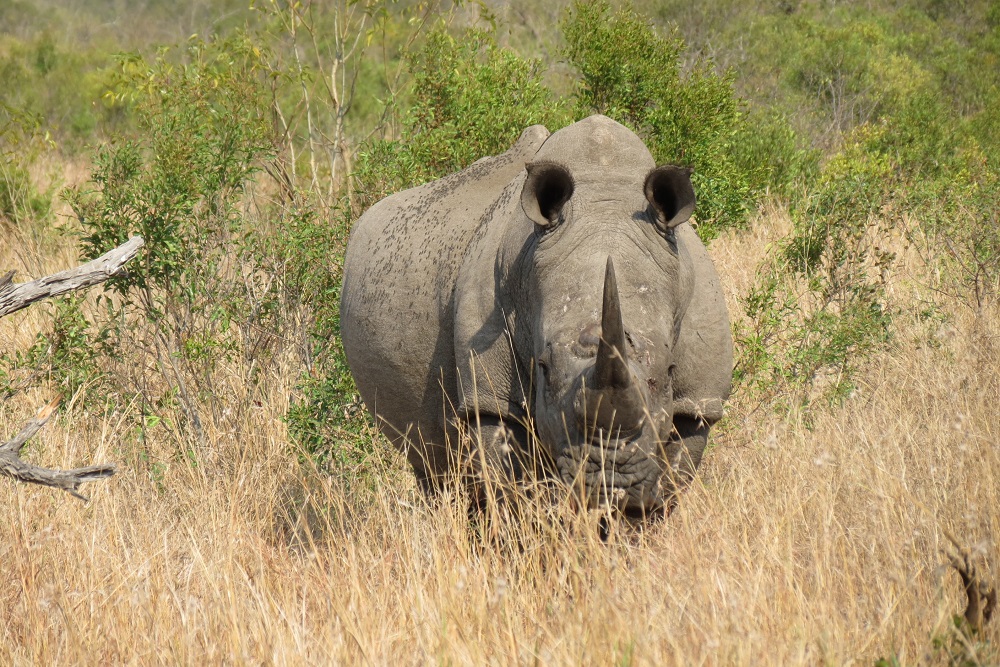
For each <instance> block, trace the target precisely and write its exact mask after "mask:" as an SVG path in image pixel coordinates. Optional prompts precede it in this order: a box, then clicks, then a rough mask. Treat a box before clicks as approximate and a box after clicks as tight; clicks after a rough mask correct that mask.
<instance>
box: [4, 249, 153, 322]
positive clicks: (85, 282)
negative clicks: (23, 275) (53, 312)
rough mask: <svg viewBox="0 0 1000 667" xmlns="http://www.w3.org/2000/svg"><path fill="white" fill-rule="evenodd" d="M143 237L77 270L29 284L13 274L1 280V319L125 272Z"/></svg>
mask: <svg viewBox="0 0 1000 667" xmlns="http://www.w3.org/2000/svg"><path fill="white" fill-rule="evenodd" d="M143 243H144V242H143V240H142V237H141V236H133V237H132V238H130V239H129V240H128V241H127V242H125V243H124V244H122V245H120V246H118V247H117V248H115V249H114V250H112V251H111V252H108V253H105V254H103V255H101V256H100V257H98V258H97V259H95V260H92V261H89V262H87V263H86V264H83V265H82V266H78V267H76V268H75V269H67V270H65V271H60V272H59V273H54V274H52V275H51V276H45V277H44V278H39V279H38V280H32V281H31V282H27V283H14V282H11V278H13V274H12V273H8V274H7V275H6V276H4V277H3V278H0V317H3V316H5V315H10V314H11V313H14V312H17V311H18V310H21V309H22V308H24V307H26V306H30V305H31V304H33V303H35V302H36V301H41V300H42V299H47V298H49V297H53V296H58V295H60V294H65V293H66V292H72V291H74V290H78V289H83V288H84V287H90V286H91V285H96V284H97V283H102V282H104V281H105V280H107V279H108V278H111V277H113V276H115V275H117V274H118V273H119V272H121V270H122V267H123V266H124V265H125V262H127V261H129V260H130V259H132V258H133V257H135V256H136V254H137V253H138V252H139V249H140V248H141V247H142V245H143Z"/></svg>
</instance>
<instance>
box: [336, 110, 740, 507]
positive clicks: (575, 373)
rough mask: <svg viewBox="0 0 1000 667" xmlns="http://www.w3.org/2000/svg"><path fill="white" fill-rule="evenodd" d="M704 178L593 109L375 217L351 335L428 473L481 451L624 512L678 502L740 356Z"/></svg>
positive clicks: (349, 264) (396, 431)
mask: <svg viewBox="0 0 1000 667" xmlns="http://www.w3.org/2000/svg"><path fill="white" fill-rule="evenodd" d="M690 175H691V171H690V170H689V169H687V168H683V167H678V166H659V167H658V166H656V163H655V162H654V160H653V158H652V156H651V154H650V152H649V150H648V149H647V148H646V146H645V144H644V143H643V142H642V140H641V139H640V138H639V137H638V136H636V135H635V134H634V133H633V132H632V131H630V130H629V129H627V128H626V127H624V126H622V125H620V124H618V123H617V122H615V121H613V120H611V119H609V118H607V117H604V116H600V115H595V116H591V117H589V118H586V119H584V120H581V121H579V122H577V123H575V124H573V125H570V126H568V127H565V128H563V129H561V130H558V131H557V132H555V133H553V134H550V133H549V131H548V130H546V129H545V128H544V127H543V126H540V125H536V126H532V127H529V128H527V129H526V130H524V132H523V133H522V134H521V136H520V138H519V139H518V140H517V142H516V143H515V144H514V145H513V147H511V148H510V150H508V151H507V152H506V153H503V154H502V155H497V156H495V157H487V158H483V159H481V160H479V161H478V162H475V163H474V164H472V165H471V166H469V167H468V168H466V169H464V170H462V171H460V172H458V173H455V174H452V175H450V176H446V177H444V178H442V179H440V180H437V181H433V182H431V183H427V184H425V185H422V186H419V187H415V188H413V189H410V190H406V191H404V192H400V193H398V194H394V195H392V196H389V197H387V198H386V199H383V200H382V201H380V202H378V203H376V204H375V205H374V206H372V207H371V208H370V209H369V210H368V211H367V212H366V213H365V214H364V215H362V216H361V218H360V219H359V220H358V221H357V223H356V224H355V226H354V229H353V230H352V232H351V236H350V240H349V242H348V246H347V254H346V258H345V261H344V274H343V288H342V293H341V306H340V318H341V319H340V325H341V335H342V337H343V345H344V351H345V353H346V355H347V362H348V365H349V367H350V369H351V372H352V374H353V376H354V379H355V381H356V383H357V387H358V390H359V391H360V393H361V397H362V398H363V400H364V402H365V404H366V406H367V408H368V409H369V411H370V412H371V413H372V414H374V415H375V416H376V420H377V422H378V423H379V424H380V426H381V428H382V429H383V431H384V432H385V433H386V434H387V436H388V437H389V438H390V439H391V440H392V441H393V442H394V443H395V444H396V445H397V446H398V447H400V448H402V449H403V450H404V451H406V453H407V457H408V460H409V462H410V464H411V465H412V467H413V470H414V473H415V474H416V477H417V480H418V481H419V483H420V485H421V486H422V487H423V488H424V489H426V490H432V489H435V488H438V487H439V486H440V485H441V483H442V480H445V479H447V478H449V476H451V478H452V479H454V478H455V477H454V474H455V471H456V470H457V469H458V467H460V466H462V465H463V461H464V464H468V465H472V467H473V468H476V466H477V465H478V466H480V468H481V466H483V465H485V466H487V467H490V468H495V469H496V470H498V471H501V472H502V473H503V476H506V477H505V478H507V479H510V478H514V479H520V478H521V477H522V476H523V475H525V473H526V472H531V471H534V472H533V473H532V474H538V473H540V474H541V475H543V476H549V477H554V478H557V479H561V480H563V481H564V482H565V483H566V484H567V485H568V486H569V488H570V489H576V490H579V491H580V492H582V497H581V500H582V501H584V502H585V503H586V504H587V505H588V506H590V507H610V508H612V509H613V510H614V511H615V512H616V513H620V514H624V515H626V516H649V515H655V514H657V513H660V514H662V513H663V511H664V509H665V508H668V507H670V506H671V505H672V503H673V502H674V498H675V497H676V493H677V492H678V491H679V490H680V489H682V488H683V487H684V486H685V485H686V484H687V483H688V482H689V481H690V479H691V477H692V475H693V474H694V471H695V469H696V468H697V467H698V465H699V463H700V461H701V458H702V453H703V451H704V449H705V446H706V443H707V439H708V432H709V428H710V427H711V426H712V424H714V423H715V422H716V421H717V420H719V419H720V418H721V417H722V414H723V403H724V401H725V399H726V398H727V397H728V396H729V392H730V387H731V382H732V370H733V368H732V337H731V332H730V327H729V316H728V313H727V311H726V305H725V301H724V298H723V294H722V290H721V287H720V284H719V278H718V275H717V273H716V271H715V267H714V266H713V264H712V261H711V259H710V258H709V255H708V253H707V251H706V249H705V247H704V245H702V243H701V241H700V240H699V239H698V237H697V235H696V234H695V231H694V229H693V228H692V226H691V224H690V222H689V218H690V216H691V214H692V211H693V209H694V206H695V194H694V189H693V187H692V184H691V179H690ZM463 433H464V434H465V440H464V442H466V443H470V442H471V443H472V444H471V446H467V447H466V449H465V450H464V451H466V452H467V453H469V455H468V456H465V457H463V455H462V454H461V451H462V446H461V444H460V443H461V442H463V437H462V436H463ZM470 462H471V463H470ZM477 462H478V463H477ZM529 468H530V470H529ZM481 473H482V470H481V469H480V470H479V474H481ZM578 497H580V496H578Z"/></svg>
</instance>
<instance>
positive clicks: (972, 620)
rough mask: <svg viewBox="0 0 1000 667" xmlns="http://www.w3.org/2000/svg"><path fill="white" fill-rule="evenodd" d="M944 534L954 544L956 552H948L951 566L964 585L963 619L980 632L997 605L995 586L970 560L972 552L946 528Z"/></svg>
mask: <svg viewBox="0 0 1000 667" xmlns="http://www.w3.org/2000/svg"><path fill="white" fill-rule="evenodd" d="M944 534H945V536H946V537H947V538H948V539H949V540H950V541H951V543H952V544H953V545H955V549H957V550H958V553H948V554H947V555H948V558H949V560H950V561H951V566H952V567H953V568H955V570H956V571H957V572H958V575H959V576H960V577H962V584H963V585H964V586H965V596H966V598H967V600H968V604H967V605H966V607H965V620H966V622H967V623H968V624H969V627H970V628H972V629H973V630H974V631H976V632H982V630H983V627H984V626H985V625H986V624H987V623H989V622H990V619H991V618H992V617H993V612H994V611H995V610H996V606H997V589H996V586H995V585H994V584H993V582H992V581H990V580H989V579H988V578H987V577H986V576H984V575H983V574H981V573H980V572H979V571H978V570H977V569H976V566H975V563H973V562H972V552H971V551H970V550H969V549H966V548H964V547H963V546H962V545H961V544H959V542H958V540H957V539H955V536H954V535H952V534H951V533H950V532H948V531H947V530H945V531H944Z"/></svg>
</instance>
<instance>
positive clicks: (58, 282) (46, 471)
mask: <svg viewBox="0 0 1000 667" xmlns="http://www.w3.org/2000/svg"><path fill="white" fill-rule="evenodd" d="M143 243H144V241H143V240H142V237H141V236H133V237H132V238H130V239H129V240H128V241H126V242H125V243H123V244H122V245H120V246H118V247H117V248H115V249H114V250H112V251H110V252H107V253H105V254H103V255H101V256H100V257H98V258H97V259H95V260H92V261H90V262H87V263H86V264H83V265H81V266H78V267H76V268H74V269H67V270H66V271H60V272H59V273H54V274H52V275H51V276H45V277H44V278H39V279H37V280H32V281H30V282H26V283H15V282H13V279H14V272H13V271H10V272H8V273H7V274H6V275H4V276H3V277H0V317H3V316H5V315H10V314H11V313H14V312H17V311H18V310H21V309H22V308H25V307H26V306H29V305H31V304H33V303H35V302H36V301H41V300H42V299H47V298H49V297H53V296H58V295H60V294H65V293H67V292H72V291H75V290H79V289H83V288H85V287H90V286H91V285H96V284H98V283H102V282H104V281H105V280H107V279H108V278H111V277H113V276H115V275H118V274H119V273H120V272H121V271H122V267H123V266H124V265H125V263H126V262H127V261H129V260H130V259H132V258H133V257H135V256H136V254H137V253H138V252H139V249H140V248H142V246H143ZM60 400H61V399H60V398H56V399H54V400H52V401H50V402H49V404H48V405H46V406H45V407H44V408H42V409H41V410H40V411H39V412H38V414H37V415H35V418H34V419H32V420H31V421H29V422H28V423H27V424H26V425H25V426H24V428H22V429H21V431H20V432H19V433H18V434H17V435H15V436H14V437H13V438H11V439H10V440H8V441H7V442H5V443H4V444H3V445H0V474H4V475H7V476H8V477H13V478H14V479H16V480H19V481H22V482H29V483H31V484H41V485H43V486H51V487H55V488H57V489H63V490H64V491H67V492H68V493H70V494H72V495H73V496H75V497H77V498H79V499H80V500H83V501H86V500H87V497H86V496H84V495H83V494H81V493H80V492H79V491H78V490H77V489H79V488H80V485H81V484H83V483H84V482H95V481H97V480H100V479H105V478H107V477H110V476H111V475H113V474H115V466H114V465H112V464H110V463H104V464H100V465H92V466H86V467H83V468H73V469H72V470H55V469H52V468H42V467H41V466H36V465H32V464H31V463H28V462H27V461H24V460H22V459H21V449H23V448H24V445H25V443H26V442H28V440H29V439H30V438H31V437H32V436H33V435H35V434H36V433H38V431H39V430H41V428H42V427H43V426H45V423H46V422H47V421H48V420H49V418H50V417H52V415H53V414H54V413H55V409H56V406H58V405H59V401H60Z"/></svg>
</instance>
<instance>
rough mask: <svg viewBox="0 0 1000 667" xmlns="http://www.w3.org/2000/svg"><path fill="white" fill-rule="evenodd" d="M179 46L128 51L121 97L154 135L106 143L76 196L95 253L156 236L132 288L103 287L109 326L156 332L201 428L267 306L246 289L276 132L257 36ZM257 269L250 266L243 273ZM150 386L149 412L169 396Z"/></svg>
mask: <svg viewBox="0 0 1000 667" xmlns="http://www.w3.org/2000/svg"><path fill="white" fill-rule="evenodd" d="M172 55H173V54H171V53H170V52H169V51H166V50H165V51H162V52H161V53H160V54H159V55H158V56H157V58H156V59H155V60H154V61H152V62H147V61H146V60H145V59H143V58H141V57H139V56H123V57H121V59H120V69H119V72H118V73H117V75H116V78H115V87H114V89H113V91H112V92H111V93H109V96H112V97H113V98H114V101H115V103H117V104H124V105H127V106H128V107H129V108H130V109H131V110H132V113H134V114H135V117H136V118H137V119H138V122H139V124H140V128H141V132H142V135H141V138H139V139H131V140H126V139H119V140H116V141H115V142H113V143H111V144H109V145H107V146H104V147H102V148H101V149H99V151H98V153H97V156H96V158H95V165H94V170H93V173H92V176H91V178H92V183H93V187H92V188H91V187H80V188H76V189H74V190H72V191H70V192H69V193H68V194H67V200H68V201H69V203H70V205H71V206H72V208H73V211H74V213H75V215H76V217H77V220H78V222H79V225H80V228H81V230H82V235H81V241H80V244H81V250H82V253H83V255H84V257H85V258H87V259H90V258H95V257H98V256H100V255H101V254H103V253H105V252H107V251H108V250H110V249H112V248H114V247H116V246H118V245H120V244H121V243H123V242H124V241H126V240H127V239H128V238H129V237H130V236H132V235H134V234H140V235H142V236H143V238H144V239H145V241H146V244H145V246H144V247H143V249H142V251H141V253H140V255H139V256H138V257H137V258H136V259H134V260H133V261H132V262H131V263H130V264H129V269H128V271H127V272H125V273H124V274H123V275H121V276H117V277H115V278H113V279H112V280H110V281H109V282H108V284H107V285H108V287H109V288H110V289H111V290H112V291H113V292H116V293H117V294H118V297H119V298H105V299H104V300H103V304H104V309H103V311H101V312H100V313H99V316H98V320H97V322H96V324H97V328H98V331H99V332H100V334H101V335H102V336H105V337H107V338H108V339H109V341H110V342H111V344H112V345H113V346H114V347H115V348H120V347H126V348H128V347H135V342H136V341H135V340H134V339H135V338H136V337H139V336H147V337H148V340H149V341H151V343H152V344H151V345H149V343H147V344H146V346H144V347H145V349H147V350H148V351H149V353H150V354H151V355H152V357H153V359H152V360H151V362H150V363H151V364H152V365H153V366H154V367H156V368H158V369H159V371H160V373H161V378H162V380H163V381H164V383H165V385H166V387H167V389H166V392H165V393H166V395H169V396H176V397H177V399H178V400H179V401H180V403H181V405H182V407H183V408H184V410H185V412H186V416H187V419H188V422H187V423H188V424H189V425H191V426H193V427H194V428H195V430H196V431H200V426H199V424H200V419H199V416H198V414H197V412H196V410H195V405H196V404H197V403H198V402H199V401H201V400H208V401H210V402H211V401H214V400H217V399H216V397H215V392H214V391H213V382H214V380H213V373H214V370H215V368H216V366H217V364H218V362H219V361H220V360H221V359H224V358H226V357H230V356H232V355H234V354H235V353H236V352H237V351H238V350H239V345H238V342H239V340H240V338H242V337H243V336H244V335H245V334H246V332H247V330H248V329H249V328H251V326H250V324H248V322H253V323H256V324H258V325H259V324H260V318H262V317H263V316H264V314H265V312H264V310H265V309H262V308H260V303H259V302H258V301H254V300H250V299H249V296H248V295H250V294H253V293H254V292H253V290H247V289H245V288H243V286H244V285H246V284H247V283H250V282H252V276H253V275H254V269H253V267H252V266H250V267H245V266H244V261H245V260H246V259H247V258H248V257H249V256H250V254H251V253H250V246H249V238H250V232H251V231H252V230H254V229H255V222H254V221H253V220H252V219H251V218H250V217H249V216H248V215H247V214H246V211H245V209H243V194H244V186H245V184H246V182H247V181H248V179H249V178H250V177H251V176H252V175H253V174H254V173H255V172H256V171H257V169H258V168H259V165H260V163H261V161H262V160H264V159H266V158H268V157H269V156H270V155H271V154H272V152H273V143H272V138H271V137H272V131H271V125H270V117H269V116H268V114H267V103H268V96H267V95H266V88H265V87H264V85H265V82H264V80H263V77H262V76H261V72H262V71H263V67H262V65H261V61H262V59H263V57H265V54H263V53H262V52H261V50H260V49H259V48H258V47H256V46H255V45H254V44H253V43H252V42H251V41H250V40H249V39H247V38H246V37H243V36H238V37H235V38H233V39H230V40H226V41H218V42H204V41H201V40H198V39H192V40H191V41H190V42H189V43H188V45H187V48H186V50H185V51H184V52H183V54H181V58H177V59H173V58H171V56H172ZM178 60H179V61H180V62H177V61H178ZM244 270H247V271H249V277H248V276H246V275H243V277H242V280H237V279H236V278H237V276H241V275H242V274H241V272H242V271H244ZM241 288H243V289H241ZM137 320H138V321H137ZM237 334H240V336H239V337H238V336H237ZM130 343H131V344H130ZM109 363H112V364H113V363H114V356H112V357H111V359H110V360H109ZM119 371H120V372H118V373H117V374H116V380H117V381H120V382H122V383H124V384H125V385H127V386H123V387H122V388H121V393H123V394H125V395H131V394H132V393H133V392H135V391H138V389H137V387H140V386H145V384H146V383H147V382H148V380H147V378H144V377H142V374H141V373H136V372H135V370H134V369H132V368H128V367H126V368H122V369H119ZM185 378H187V379H185ZM140 393H142V398H143V410H144V411H148V410H154V409H155V405H156V404H159V403H160V402H162V401H161V398H162V397H157V396H154V395H152V394H150V392H148V391H144V392H140Z"/></svg>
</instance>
